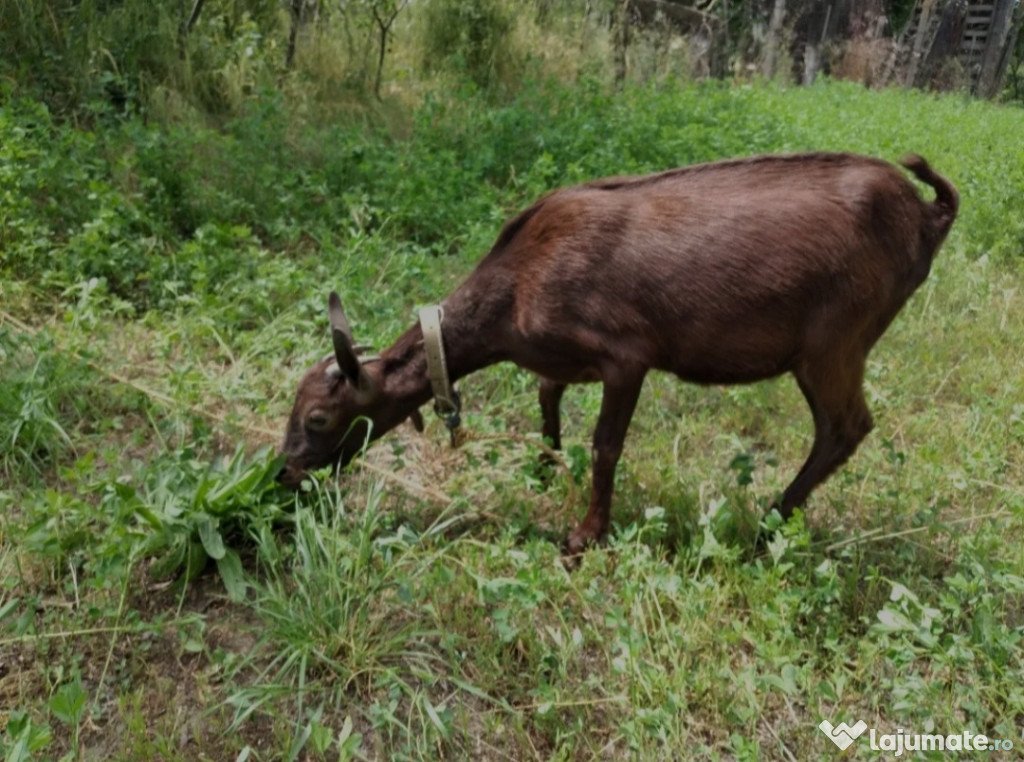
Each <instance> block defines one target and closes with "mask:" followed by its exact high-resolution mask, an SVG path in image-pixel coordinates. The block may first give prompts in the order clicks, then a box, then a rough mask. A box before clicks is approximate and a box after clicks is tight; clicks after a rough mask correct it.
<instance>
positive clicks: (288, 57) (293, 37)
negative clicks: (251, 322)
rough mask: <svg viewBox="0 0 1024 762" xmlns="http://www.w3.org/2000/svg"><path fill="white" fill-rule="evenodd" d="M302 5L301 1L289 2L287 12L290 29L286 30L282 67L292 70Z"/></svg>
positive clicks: (293, 0)
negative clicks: (288, 13) (289, 14)
mask: <svg viewBox="0 0 1024 762" xmlns="http://www.w3.org/2000/svg"><path fill="white" fill-rule="evenodd" d="M302 3H303V0H291V2H290V3H289V4H288V10H289V11H290V12H291V19H292V23H291V27H290V28H289V29H288V48H287V50H286V51H285V54H284V66H285V68H286V69H290V68H292V64H294V63H295V44H296V41H297V40H298V38H299V26H300V25H301V24H302Z"/></svg>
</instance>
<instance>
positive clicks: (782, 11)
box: [764, 0, 786, 79]
mask: <svg viewBox="0 0 1024 762" xmlns="http://www.w3.org/2000/svg"><path fill="white" fill-rule="evenodd" d="M785 17H786V0H775V5H774V6H773V7H772V18H771V21H769V22H768V34H767V36H766V38H765V41H764V76H765V77H767V78H768V79H773V78H774V77H775V70H776V66H777V65H778V59H779V38H780V37H781V36H782V21H783V19H785Z"/></svg>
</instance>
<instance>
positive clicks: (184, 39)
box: [178, 0, 205, 59]
mask: <svg viewBox="0 0 1024 762" xmlns="http://www.w3.org/2000/svg"><path fill="white" fill-rule="evenodd" d="M204 2H205V0H195V1H194V2H193V4H192V12H191V13H190V14H189V15H188V18H187V19H185V20H183V21H182V23H181V28H180V29H179V30H178V54H179V55H180V56H181V58H182V59H184V58H185V46H186V44H187V43H188V36H189V35H190V34H191V33H192V27H194V26H195V25H196V22H197V21H199V14H200V13H202V12H203V3H204Z"/></svg>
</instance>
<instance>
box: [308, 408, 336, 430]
mask: <svg viewBox="0 0 1024 762" xmlns="http://www.w3.org/2000/svg"><path fill="white" fill-rule="evenodd" d="M330 423H331V420H330V418H328V417H327V415H326V414H325V413H319V412H318V413H310V415H309V417H308V418H307V419H306V428H307V429H309V430H310V431H323V430H324V429H326V428H327V427H328V426H329V425H330Z"/></svg>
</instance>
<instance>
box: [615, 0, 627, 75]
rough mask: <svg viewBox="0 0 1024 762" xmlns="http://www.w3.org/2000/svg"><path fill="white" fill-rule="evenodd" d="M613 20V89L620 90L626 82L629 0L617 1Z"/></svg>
mask: <svg viewBox="0 0 1024 762" xmlns="http://www.w3.org/2000/svg"><path fill="white" fill-rule="evenodd" d="M615 8H616V18H615V40H614V51H613V55H614V64H615V89H616V90H621V89H622V85H623V84H624V83H625V81H626V51H627V50H628V49H629V21H630V19H629V16H630V12H631V9H630V0H617V2H616V6H615Z"/></svg>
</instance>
